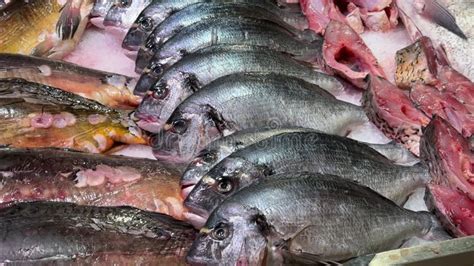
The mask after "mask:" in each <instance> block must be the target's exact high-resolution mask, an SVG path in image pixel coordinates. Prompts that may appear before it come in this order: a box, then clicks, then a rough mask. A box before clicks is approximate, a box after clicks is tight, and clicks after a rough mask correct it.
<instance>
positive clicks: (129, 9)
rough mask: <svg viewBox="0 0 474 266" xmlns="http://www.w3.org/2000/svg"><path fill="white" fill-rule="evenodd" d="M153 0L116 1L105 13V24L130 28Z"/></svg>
mask: <svg viewBox="0 0 474 266" xmlns="http://www.w3.org/2000/svg"><path fill="white" fill-rule="evenodd" d="M151 2H152V0H120V1H117V2H116V3H114V4H113V5H112V6H111V7H110V9H109V10H108V12H107V15H105V18H104V22H103V23H104V26H115V27H121V28H124V29H129V28H130V27H131V26H132V24H133V22H134V21H135V20H136V19H137V17H138V15H139V14H140V13H141V12H142V11H143V9H145V7H147V6H148V5H149V4H150V3H151Z"/></svg>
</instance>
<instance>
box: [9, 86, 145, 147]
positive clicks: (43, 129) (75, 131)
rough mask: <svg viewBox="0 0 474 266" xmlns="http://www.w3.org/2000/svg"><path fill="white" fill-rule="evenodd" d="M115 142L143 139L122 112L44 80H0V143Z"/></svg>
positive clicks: (86, 144) (66, 144)
mask: <svg viewBox="0 0 474 266" xmlns="http://www.w3.org/2000/svg"><path fill="white" fill-rule="evenodd" d="M114 142H122V143H127V144H144V143H145V142H146V140H145V139H144V136H143V135H142V134H141V131H140V130H139V129H138V128H137V127H136V126H135V125H134V124H133V122H132V121H130V120H129V119H128V117H127V116H126V114H125V113H120V112H118V111H116V110H114V109H110V108H108V107H105V106H103V105H101V104H99V103H97V102H95V101H91V100H88V99H85V98H82V97H80V96H78V95H75V94H72V93H70V92H65V91H62V90H60V89H56V88H53V87H49V86H46V85H41V84H37V83H31V82H27V81H24V80H18V79H6V80H0V144H3V145H12V146H15V147H59V148H71V149H76V150H81V151H88V152H94V153H99V152H103V151H106V150H107V149H109V148H111V147H112V146H113V144H114Z"/></svg>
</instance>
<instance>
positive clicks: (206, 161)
mask: <svg viewBox="0 0 474 266" xmlns="http://www.w3.org/2000/svg"><path fill="white" fill-rule="evenodd" d="M286 132H315V130H313V129H308V128H280V129H279V128H277V129H270V130H266V129H257V128H251V129H246V130H241V131H237V132H236V133H233V134H231V135H228V136H225V137H222V138H220V139H217V140H215V141H213V142H211V143H210V144H209V145H207V146H206V147H205V148H204V149H202V150H201V151H199V153H198V155H197V156H196V157H195V158H193V160H192V161H191V162H190V163H189V165H188V166H187V168H186V170H185V171H184V173H183V175H182V177H181V181H180V183H181V188H182V195H183V198H186V197H187V196H188V194H189V192H191V190H192V189H193V186H194V185H195V184H196V183H197V182H199V180H201V178H202V177H203V176H204V175H205V174H206V173H208V172H209V170H211V169H212V168H213V167H214V166H216V165H217V164H218V163H219V162H220V161H222V160H223V159H225V158H226V157H228V156H230V155H231V154H233V153H235V152H237V151H239V150H242V149H244V148H247V147H248V146H250V145H253V144H256V143H258V142H260V141H263V140H265V139H267V138H270V137H272V136H275V135H278V134H282V133H286ZM366 145H367V146H369V147H370V148H372V149H374V150H376V151H377V152H379V153H380V154H381V155H383V156H385V157H387V159H389V160H390V161H392V162H394V163H396V164H403V165H413V164H415V163H417V162H419V160H418V158H416V157H415V156H413V154H412V153H411V152H409V151H408V150H407V149H405V148H404V147H402V146H401V145H400V144H398V143H395V142H390V143H387V144H370V143H366ZM259 146H261V145H259ZM364 148H366V149H367V147H364Z"/></svg>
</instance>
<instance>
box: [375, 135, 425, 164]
mask: <svg viewBox="0 0 474 266" xmlns="http://www.w3.org/2000/svg"><path fill="white" fill-rule="evenodd" d="M367 145H368V146H369V147H371V148H372V149H374V150H376V151H378V152H379V153H380V154H382V155H383V156H385V157H387V159H389V160H390V161H392V162H394V163H396V164H400V165H407V166H408V165H414V164H416V163H419V162H420V160H419V159H418V158H417V157H416V156H414V155H413V153H411V152H410V151H409V150H408V149H407V148H405V147H404V146H403V145H402V144H400V143H397V142H395V141H391V142H389V143H386V144H372V143H367Z"/></svg>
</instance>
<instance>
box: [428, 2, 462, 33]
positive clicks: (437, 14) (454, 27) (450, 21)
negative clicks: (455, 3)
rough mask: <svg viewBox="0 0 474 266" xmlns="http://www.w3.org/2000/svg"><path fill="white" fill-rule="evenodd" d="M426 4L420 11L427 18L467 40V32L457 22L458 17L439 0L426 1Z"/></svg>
mask: <svg viewBox="0 0 474 266" xmlns="http://www.w3.org/2000/svg"><path fill="white" fill-rule="evenodd" d="M424 2H425V6H424V7H423V9H422V10H421V11H420V13H421V14H422V15H424V16H425V17H426V18H427V19H429V20H431V21H433V22H434V23H436V24H438V25H440V26H441V27H443V28H445V29H447V30H449V31H450V32H452V33H454V34H456V35H457V36H459V37H461V38H462V39H464V40H467V36H466V34H464V32H463V31H462V30H461V28H460V27H459V25H458V24H457V23H456V18H455V17H454V16H453V15H452V14H451V12H449V10H448V9H447V8H446V7H444V6H443V5H442V4H441V3H440V2H439V1H438V0H428V1H424Z"/></svg>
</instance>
